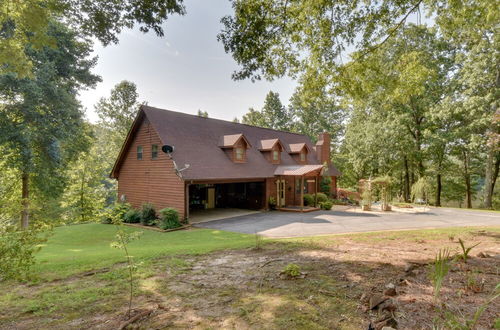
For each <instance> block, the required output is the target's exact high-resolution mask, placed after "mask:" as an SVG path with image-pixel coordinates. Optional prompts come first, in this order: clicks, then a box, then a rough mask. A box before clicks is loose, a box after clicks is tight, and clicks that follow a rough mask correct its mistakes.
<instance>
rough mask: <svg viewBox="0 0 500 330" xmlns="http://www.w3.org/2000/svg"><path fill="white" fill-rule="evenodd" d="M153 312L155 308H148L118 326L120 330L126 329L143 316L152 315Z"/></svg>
mask: <svg viewBox="0 0 500 330" xmlns="http://www.w3.org/2000/svg"><path fill="white" fill-rule="evenodd" d="M153 312H154V309H148V310H146V311H144V312H141V313H139V314H137V315H136V316H134V317H132V318H131V319H129V320H127V321H125V322H123V323H122V325H120V327H119V328H118V330H123V329H125V328H126V327H128V326H129V325H131V324H132V323H134V322H136V321H138V320H140V319H142V318H143V317H146V316H148V315H150V314H151V313H153Z"/></svg>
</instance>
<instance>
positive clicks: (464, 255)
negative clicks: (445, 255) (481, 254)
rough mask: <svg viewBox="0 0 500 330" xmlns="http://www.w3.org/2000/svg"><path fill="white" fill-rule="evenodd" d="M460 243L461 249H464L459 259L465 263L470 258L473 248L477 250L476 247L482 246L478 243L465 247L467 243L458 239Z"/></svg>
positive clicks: (458, 256)
mask: <svg viewBox="0 0 500 330" xmlns="http://www.w3.org/2000/svg"><path fill="white" fill-rule="evenodd" d="M458 243H459V244H460V247H461V248H462V254H459V255H457V258H458V259H459V260H462V261H463V262H465V263H466V262H467V259H468V258H469V253H470V251H471V250H472V249H473V248H475V247H476V246H478V245H479V244H481V243H477V244H475V245H473V246H469V247H465V242H464V241H463V240H462V239H461V238H459V239H458Z"/></svg>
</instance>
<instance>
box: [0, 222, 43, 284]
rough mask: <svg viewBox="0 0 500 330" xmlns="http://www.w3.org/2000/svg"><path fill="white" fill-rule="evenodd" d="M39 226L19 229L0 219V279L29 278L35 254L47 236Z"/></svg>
mask: <svg viewBox="0 0 500 330" xmlns="http://www.w3.org/2000/svg"><path fill="white" fill-rule="evenodd" d="M46 234H47V232H46V231H44V230H42V229H41V228H30V229H27V230H19V227H18V226H15V225H11V224H8V223H5V222H3V221H0V260H1V262H0V281H4V280H8V279H17V280H23V279H26V278H30V277H32V276H31V269H32V266H33V265H34V264H35V262H36V259H35V254H36V253H37V252H38V251H39V250H40V247H41V244H43V243H44V242H45V241H46V240H47V238H46V236H47V235H46Z"/></svg>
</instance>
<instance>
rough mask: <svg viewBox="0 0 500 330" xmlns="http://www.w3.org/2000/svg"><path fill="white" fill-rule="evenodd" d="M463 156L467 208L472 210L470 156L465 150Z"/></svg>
mask: <svg viewBox="0 0 500 330" xmlns="http://www.w3.org/2000/svg"><path fill="white" fill-rule="evenodd" d="M463 156H464V179H465V188H466V190H465V196H466V200H467V208H468V209H471V208H472V191H471V184H470V173H469V154H468V153H467V152H466V151H465V150H464V151H463Z"/></svg>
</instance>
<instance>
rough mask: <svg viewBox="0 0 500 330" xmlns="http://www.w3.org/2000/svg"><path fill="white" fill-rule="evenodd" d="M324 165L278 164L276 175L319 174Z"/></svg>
mask: <svg viewBox="0 0 500 330" xmlns="http://www.w3.org/2000/svg"><path fill="white" fill-rule="evenodd" d="M322 169H323V165H289V166H278V167H277V168H276V170H275V171H274V175H285V176H302V175H307V174H313V173H314V172H317V173H314V174H317V175H319V174H320V172H321V170H322Z"/></svg>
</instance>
